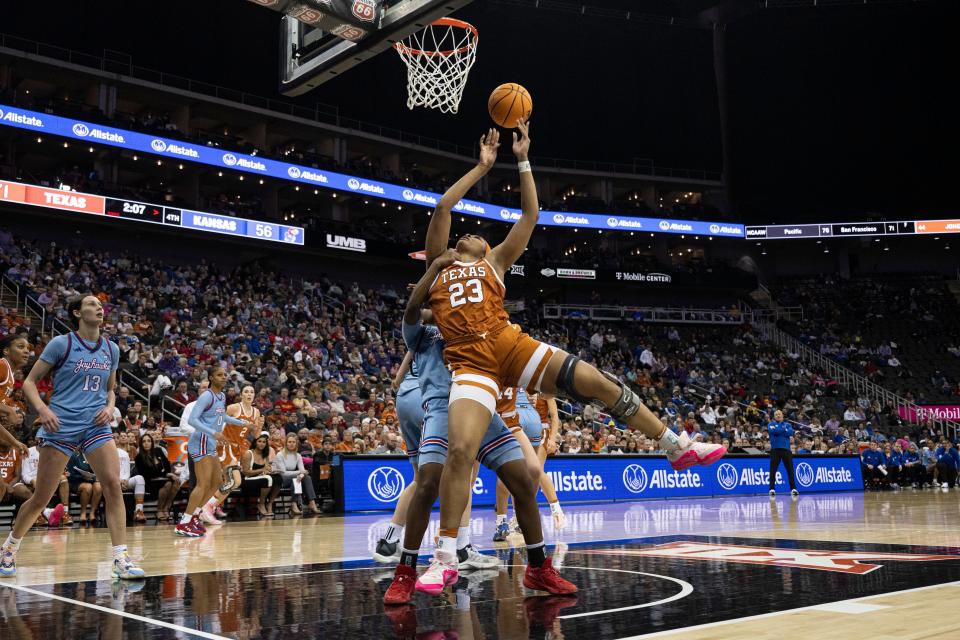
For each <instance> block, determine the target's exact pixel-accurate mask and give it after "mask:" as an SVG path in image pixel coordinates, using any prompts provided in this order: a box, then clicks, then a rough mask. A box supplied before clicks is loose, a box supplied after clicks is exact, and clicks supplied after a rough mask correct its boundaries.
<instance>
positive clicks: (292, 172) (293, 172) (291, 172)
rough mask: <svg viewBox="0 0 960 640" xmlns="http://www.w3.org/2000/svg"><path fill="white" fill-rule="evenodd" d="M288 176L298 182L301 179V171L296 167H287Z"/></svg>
mask: <svg viewBox="0 0 960 640" xmlns="http://www.w3.org/2000/svg"><path fill="white" fill-rule="evenodd" d="M287 175H288V176H290V177H291V178H293V179H294V180H296V179H297V178H299V177H300V169H297V168H296V167H287Z"/></svg>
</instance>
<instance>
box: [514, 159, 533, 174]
mask: <svg viewBox="0 0 960 640" xmlns="http://www.w3.org/2000/svg"><path fill="white" fill-rule="evenodd" d="M517 169H519V170H520V173H530V172H531V171H533V169H531V168H530V161H529V160H524V161H523V162H518V163H517Z"/></svg>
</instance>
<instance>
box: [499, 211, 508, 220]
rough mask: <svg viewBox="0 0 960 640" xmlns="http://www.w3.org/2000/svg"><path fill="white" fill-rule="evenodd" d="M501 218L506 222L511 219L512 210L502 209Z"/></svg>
mask: <svg viewBox="0 0 960 640" xmlns="http://www.w3.org/2000/svg"><path fill="white" fill-rule="evenodd" d="M500 217H501V218H503V219H504V220H509V219H510V210H509V209H500Z"/></svg>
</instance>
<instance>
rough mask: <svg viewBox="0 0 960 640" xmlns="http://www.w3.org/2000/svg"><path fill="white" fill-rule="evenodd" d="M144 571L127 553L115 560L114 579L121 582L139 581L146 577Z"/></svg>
mask: <svg viewBox="0 0 960 640" xmlns="http://www.w3.org/2000/svg"><path fill="white" fill-rule="evenodd" d="M145 576H146V574H145V573H144V572H143V569H141V568H140V567H138V566H137V565H136V563H135V562H134V561H133V560H131V559H130V556H128V555H127V554H126V553H124V554H123V555H122V556H120V557H119V558H114V559H113V577H114V578H120V579H121V580H139V579H140V578H143V577H145Z"/></svg>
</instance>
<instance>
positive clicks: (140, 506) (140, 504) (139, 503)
mask: <svg viewBox="0 0 960 640" xmlns="http://www.w3.org/2000/svg"><path fill="white" fill-rule="evenodd" d="M133 510H134V511H143V503H142V502H138V503H137V504H136V506H134V507H133Z"/></svg>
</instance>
